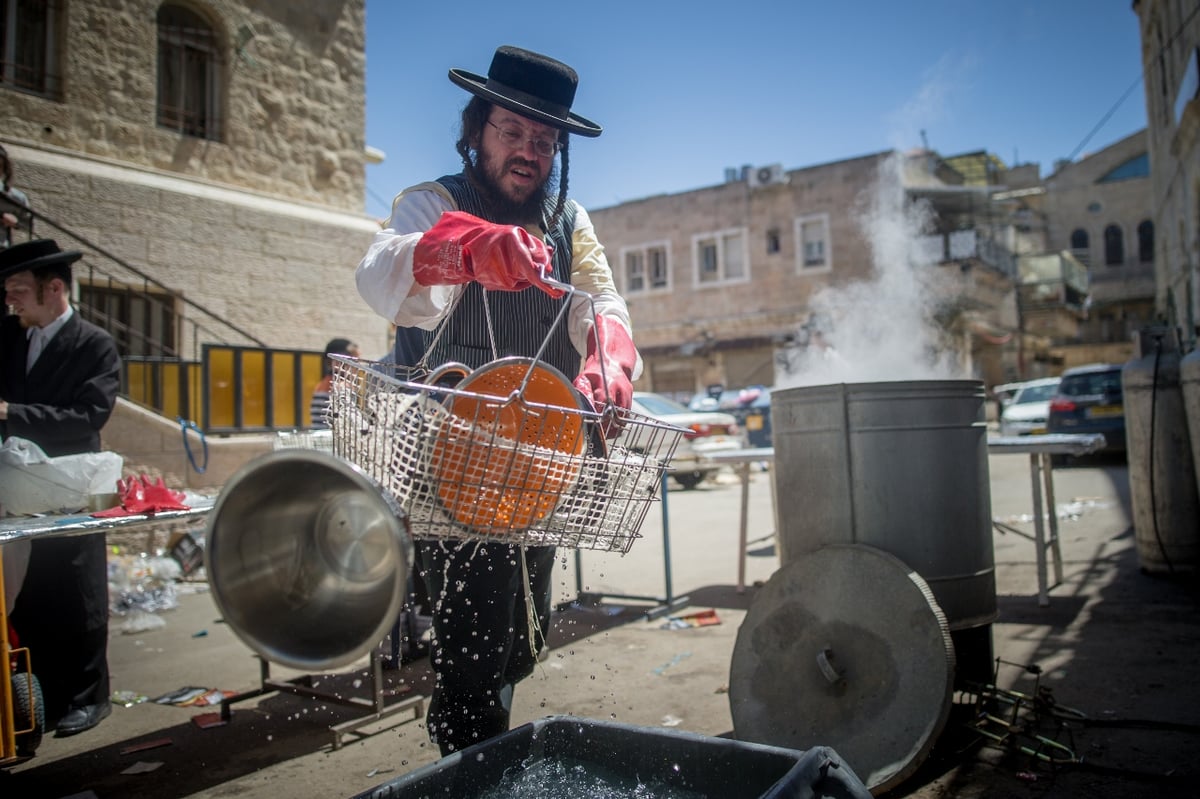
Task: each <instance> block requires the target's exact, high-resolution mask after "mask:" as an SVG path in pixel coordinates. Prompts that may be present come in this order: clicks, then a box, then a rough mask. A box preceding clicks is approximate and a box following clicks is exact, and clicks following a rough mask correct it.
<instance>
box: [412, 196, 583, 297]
mask: <svg viewBox="0 0 1200 799" xmlns="http://www.w3.org/2000/svg"><path fill="white" fill-rule="evenodd" d="M553 272H554V265H553V263H552V262H551V248H549V247H547V246H546V245H545V244H544V243H542V241H541V240H540V239H538V238H537V237H536V236H531V235H530V234H529V231H527V230H526V229H525V228H522V227H517V226H516V225H495V224H492V223H491V222H486V221H484V220H482V219H480V218H479V217H477V216H472V215H471V214H466V213H463V212H462V211H447V212H446V213H444V214H442V218H441V219H439V220H438V221H437V224H436V225H434V226H433V227H431V228H430V229H429V230H427V231H425V234H424V235H423V236H421V240H420V241H419V242H417V248H416V250H415V251H414V252H413V278H414V279H415V280H416V281H417V283H419V284H420V285H422V286H453V285H457V284H459V283H469V282H471V281H472V280H474V281H476V282H477V283H479V284H480V285H481V286H483V287H484V288H485V289H492V290H494V291H520V290H521V289H525V288H529V287H530V286H537V287H538V288H539V289H541V290H542V291H544V292H546V293H547V294H549V295H550V296H551V297H555V298H558V297H561V296H562V295H563V291H562V290H561V289H556V288H551V287H550V286H548V285H546V283H545V280H544V276H545V275H550V274H553Z"/></svg>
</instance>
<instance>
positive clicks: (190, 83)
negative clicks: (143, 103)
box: [158, 4, 221, 141]
mask: <svg viewBox="0 0 1200 799" xmlns="http://www.w3.org/2000/svg"><path fill="white" fill-rule="evenodd" d="M220 64H221V58H220V48H219V47H218V46H217V35H216V33H215V32H214V31H213V29H212V26H210V25H209V24H208V23H207V22H205V21H204V20H203V19H202V18H201V17H200V16H199V15H198V14H196V13H195V12H194V11H189V10H188V9H186V8H181V7H180V6H176V5H170V4H164V5H163V6H161V7H160V8H159V9H158V124H159V126H160V127H164V128H169V129H171V130H175V131H178V132H180V133H182V134H184V135H186V136H195V137H197V138H200V139H212V140H214V141H218V140H220V138H221V130H220V114H219V107H220V97H219V88H218V87H219V83H220V81H219V77H220Z"/></svg>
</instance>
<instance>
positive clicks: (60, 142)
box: [0, 0, 389, 358]
mask: <svg viewBox="0 0 1200 799" xmlns="http://www.w3.org/2000/svg"><path fill="white" fill-rule="evenodd" d="M49 5H50V6H51V7H52V11H51V12H50V13H51V14H52V15H53V20H54V23H55V24H56V25H57V26H58V36H57V39H58V42H59V59H58V61H59V63H58V64H57V66H56V67H54V68H56V69H59V70H60V71H61V81H60V83H61V91H60V92H59V96H39V95H37V94H32V93H27V92H23V91H18V90H16V89H14V88H13V87H12V86H10V85H7V84H0V99H2V101H3V102H0V131H2V134H0V135H2V138H3V141H4V144H5V145H6V147H7V148H8V150H9V154H10V156H11V158H12V160H13V162H14V165H15V176H14V185H15V186H17V187H18V188H21V189H23V190H24V191H26V193H27V194H28V195H29V197H30V200H31V203H32V205H33V208H34V210H35V211H36V212H37V213H38V214H40V215H41V216H43V217H44V219H43V220H41V221H39V222H37V223H36V227H35V233H36V235H39V236H46V237H52V238H55V239H58V240H59V243H60V245H62V246H64V247H74V248H78V249H81V250H82V251H83V252H84V253H85V259H84V261H83V263H82V266H81V268H80V270H79V272H78V274H80V275H81V278H82V279H83V280H95V281H97V282H104V283H107V282H108V281H112V282H113V283H114V284H115V285H117V286H124V287H129V288H132V289H137V288H139V287H141V285H142V283H141V281H140V279H139V277H138V275H137V274H135V273H132V272H130V271H127V270H124V269H123V268H122V267H121V266H120V265H119V263H118V262H123V263H125V264H128V265H129V266H130V267H132V268H133V269H134V270H136V271H137V272H140V273H143V274H144V275H147V276H149V277H150V278H151V279H153V280H154V281H157V282H158V283H160V284H162V285H163V286H165V287H166V288H167V289H169V290H171V291H175V292H178V293H179V295H181V296H182V297H183V298H185V299H186V301H187V302H189V303H195V304H197V305H199V306H202V307H203V308H204V309H206V310H207V311H210V312H211V313H212V314H213V315H214V316H215V317H217V318H220V319H223V320H224V321H226V322H228V323H229V324H230V325H232V326H233V327H235V328H237V329H239V330H242V331H245V332H246V333H247V334H249V335H250V336H252V337H253V338H254V339H256V340H258V341H260V342H263V343H265V344H266V345H267V346H271V347H284V348H311V349H317V350H319V349H321V348H323V346H324V344H325V342H326V341H328V340H329V339H330V338H333V337H338V336H345V337H349V338H352V339H354V340H357V341H358V342H359V343H360V344H361V346H362V348H363V351H364V354H365V355H367V356H369V357H378V356H380V355H382V354H383V353H384V352H385V351H386V349H387V347H388V346H389V327H388V325H387V323H386V322H385V321H384V320H382V319H380V318H378V317H377V316H376V315H375V314H374V313H373V312H371V311H370V309H369V308H367V306H366V304H365V303H364V302H363V301H362V299H361V298H360V297H359V296H358V293H357V291H356V290H355V287H354V281H353V272H354V267H355V265H356V264H357V262H358V260H359V258H360V257H361V256H362V253H363V252H365V250H366V247H367V245H368V243H369V242H370V240H371V237H372V236H373V234H374V232H375V231H376V230H378V224H377V222H376V221H375V220H373V219H370V218H368V217H367V216H366V215H365V213H364V212H363V193H364V186H365V170H364V165H365V142H364V137H365V86H366V75H365V69H366V65H365V38H366V32H365V24H366V23H365V2H364V0H340V1H339V2H336V3H326V2H318V1H317V0H305V1H304V2H292V1H291V0H255V1H254V2H249V1H248V0H241V1H239V0H194V1H193V0H188V2H186V3H184V2H156V1H154V0H90V2H86V3H85V2H77V1H75V0H64V2H58V3H53V4H49ZM164 9H167V10H171V9H183V10H184V11H185V12H187V13H191V14H194V15H196V17H198V18H199V19H200V20H201V21H202V22H203V24H204V25H207V26H208V27H209V28H210V29H211V31H212V33H213V35H214V38H213V41H214V42H215V46H216V60H215V73H214V79H215V85H216V86H217V89H216V96H217V100H218V102H217V109H216V123H215V125H216V127H215V133H214V135H212V136H197V135H187V134H184V133H181V132H180V131H178V130H173V129H170V128H168V127H164V126H162V125H160V124H158V117H157V116H156V113H157V112H158V110H159V109H158V106H157V103H158V102H159V98H158V97H157V91H158V81H159V79H160V77H161V76H160V75H159V74H158V73H159V63H158V47H159V41H158V38H159V29H158V24H157V20H158V19H159V14H160V13H161V12H162V11H163V10H164ZM51 94H52V93H51ZM109 256H111V257H109ZM91 270H94V271H91ZM177 312H179V313H181V314H182V315H184V316H186V317H189V318H192V317H194V316H195V314H194V312H193V311H192V310H190V309H189V308H185V307H182V306H181V307H179V308H177ZM202 323H203V324H205V325H206V326H207V327H208V328H209V329H210V330H212V329H213V327H214V326H213V325H212V324H211V323H210V321H209V320H205V321H203V322H202ZM214 335H215V337H216V340H217V341H221V342H223V343H233V344H242V343H247V342H245V341H242V340H239V339H238V338H237V337H236V336H233V337H231V336H229V335H228V334H227V331H220V332H214ZM204 337H205V334H204V333H200V334H199V335H198V336H197V335H196V334H194V332H190V331H186V330H185V331H184V332H183V333H182V334H181V338H183V339H184V340H183V341H182V342H181V344H183V345H185V346H186V347H188V349H186V350H184V351H183V352H182V354H183V356H184V357H187V358H193V357H196V353H197V350H198V347H199V345H200V344H202V343H204Z"/></svg>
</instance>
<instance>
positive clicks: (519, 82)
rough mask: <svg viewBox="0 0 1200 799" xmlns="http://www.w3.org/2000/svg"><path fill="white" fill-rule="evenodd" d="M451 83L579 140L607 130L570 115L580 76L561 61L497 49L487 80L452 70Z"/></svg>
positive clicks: (519, 49) (461, 70) (517, 50)
mask: <svg viewBox="0 0 1200 799" xmlns="http://www.w3.org/2000/svg"><path fill="white" fill-rule="evenodd" d="M450 80H452V81H453V82H454V83H455V84H457V85H458V86H461V87H462V88H464V89H466V90H467V91H469V92H470V93H471V94H473V95H475V96H476V97H482V98H483V99H484V100H487V101H488V102H491V103H495V104H496V105H499V106H502V107H504V108H507V109H508V110H509V111H513V112H515V113H518V114H520V115H521V116H523V117H528V118H529V119H532V120H534V121H535V122H541V123H542V124H544V125H552V126H554V127H556V128H559V129H561V130H565V131H567V132H568V133H578V134H579V135H580V136H590V137H593V138H594V137H596V136H599V135H600V133H601V131H603V130H604V129H603V128H601V127H600V126H599V125H597V124H596V123H595V122H592V121H591V120H589V119H584V118H583V117H581V116H579V115H578V114H572V113H571V103H573V102H575V87H576V86H578V85H579V76H578V75H576V74H575V70H573V69H571V68H570V67H569V66H567V65H566V64H564V63H562V62H561V61H555V60H554V59H553V58H550V57H549V56H544V55H541V54H540V53H534V52H531V51H529V50H522V49H521V48H520V47H509V46H507V45H505V46H503V47H498V48H496V54H495V55H494V56H493V57H492V65H491V67H490V68H489V69H488V74H487V77H486V78H485V77H483V76H481V75H476V74H474V73H472V72H467V71H466V70H463V69H452V70H450Z"/></svg>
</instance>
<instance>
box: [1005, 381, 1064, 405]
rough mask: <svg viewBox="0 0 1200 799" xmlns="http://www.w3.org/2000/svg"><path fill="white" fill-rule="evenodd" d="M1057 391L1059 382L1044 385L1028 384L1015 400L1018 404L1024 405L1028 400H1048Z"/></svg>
mask: <svg viewBox="0 0 1200 799" xmlns="http://www.w3.org/2000/svg"><path fill="white" fill-rule="evenodd" d="M1057 391H1058V384H1057V383H1047V384H1046V385H1044V386H1026V387H1025V388H1023V389H1021V390H1020V392H1018V393H1017V398H1016V399H1015V400H1013V402H1014V403H1015V404H1017V405H1023V404H1025V403H1027V402H1046V401H1047V400H1049V399H1050V398H1051V397H1053V396H1054V395H1055V393H1057Z"/></svg>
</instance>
